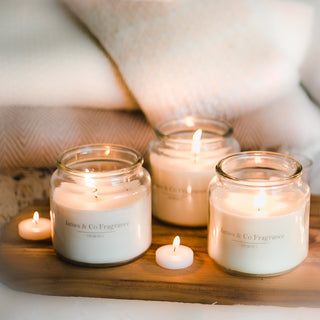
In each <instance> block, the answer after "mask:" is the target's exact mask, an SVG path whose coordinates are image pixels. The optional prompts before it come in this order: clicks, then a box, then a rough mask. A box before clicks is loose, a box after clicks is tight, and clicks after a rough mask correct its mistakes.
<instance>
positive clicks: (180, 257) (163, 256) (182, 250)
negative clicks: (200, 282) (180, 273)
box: [156, 236, 193, 269]
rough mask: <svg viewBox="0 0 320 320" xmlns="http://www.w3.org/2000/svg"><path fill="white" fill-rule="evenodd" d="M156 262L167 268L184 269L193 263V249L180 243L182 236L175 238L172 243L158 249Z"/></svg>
mask: <svg viewBox="0 0 320 320" xmlns="http://www.w3.org/2000/svg"><path fill="white" fill-rule="evenodd" d="M156 262H157V264H158V265H159V266H161V267H163V268H166V269H183V268H187V267H189V266H191V265H192V263H193V251H192V249H191V248H189V247H186V246H183V245H180V237H179V236H176V237H175V238H174V241H173V244H172V245H165V246H162V247H160V248H159V249H157V251H156Z"/></svg>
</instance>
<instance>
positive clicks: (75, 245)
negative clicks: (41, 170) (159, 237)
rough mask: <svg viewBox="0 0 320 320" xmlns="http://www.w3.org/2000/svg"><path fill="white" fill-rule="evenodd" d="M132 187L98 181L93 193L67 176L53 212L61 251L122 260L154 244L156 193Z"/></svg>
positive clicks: (74, 256)
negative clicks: (101, 183)
mask: <svg viewBox="0 0 320 320" xmlns="http://www.w3.org/2000/svg"><path fill="white" fill-rule="evenodd" d="M132 187H134V186H130V185H120V186H112V187H108V188H107V187H103V186H97V187H96V188H95V189H94V191H93V192H92V193H91V192H88V187H84V186H80V185H76V184H70V183H66V182H63V183H62V184H61V186H59V187H57V188H55V189H54V192H53V195H52V201H51V203H52V206H51V210H52V213H51V214H52V223H53V245H54V249H55V250H56V251H57V252H58V254H60V255H62V256H63V257H65V258H67V259H69V260H72V261H75V262H81V263H90V264H114V263H121V262H126V261H130V260H132V259H134V258H136V257H138V256H139V255H141V254H143V253H144V252H145V251H146V250H147V249H148V248H149V246H150V244H151V195H150V192H146V190H145V189H143V192H136V193H132V192H131V191H130V190H128V194H127V195H126V194H125V191H126V188H132ZM117 188H118V190H117ZM108 190H109V191H110V192H108ZM117 191H118V192H117ZM140 191H141V189H140ZM129 192H130V194H129ZM116 194H118V196H115V195H116ZM119 195H120V196H119Z"/></svg>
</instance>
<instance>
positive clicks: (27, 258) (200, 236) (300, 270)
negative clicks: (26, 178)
mask: <svg viewBox="0 0 320 320" xmlns="http://www.w3.org/2000/svg"><path fill="white" fill-rule="evenodd" d="M35 210H38V211H39V212H40V214H41V215H48V214H49V209H48V204H43V203H42V204H36V205H34V206H32V207H29V208H28V209H26V210H25V211H23V212H22V213H21V214H20V215H19V216H17V217H16V218H15V219H14V220H13V221H12V222H11V223H10V224H8V225H7V227H6V228H5V230H4V231H3V233H2V236H1V241H0V280H1V281H2V282H3V283H5V284H6V285H7V286H9V287H11V288H13V289H16V290H21V291H25V292H32V293H39V294H47V295H60V296H84V297H105V298H121V299H144V300H159V301H177V302H197V303H206V304H211V303H218V304H250V305H254V304H258V305H274V306H308V307H320V197H313V198H312V205H311V219H310V225H311V229H310V249H309V255H308V258H307V259H306V260H305V261H304V262H303V263H302V264H301V265H300V266H299V267H297V268H296V269H295V270H293V271H291V272H289V273H287V274H284V275H281V276H277V277H271V278H247V277H239V276H232V275H229V274H226V273H224V272H223V271H221V270H220V269H219V268H218V267H217V266H216V265H215V264H214V263H213V262H212V260H211V259H210V258H209V256H208V254H207V232H206V230H205V229H188V228H179V227H172V226H167V225H164V224H161V223H159V222H157V221H154V223H153V243H152V246H151V247H150V249H149V250H148V251H147V253H146V254H145V255H144V256H143V257H142V258H140V259H138V260H136V261H134V262H132V263H130V264H127V265H123V266H119V267H112V268H86V267H79V266H75V265H72V264H68V263H66V262H64V261H62V260H60V259H59V258H57V256H56V255H55V253H54V250H53V248H52V245H51V242H50V241H44V242H30V241H25V240H22V239H21V238H20V237H19V236H18V232H17V225H18V223H19V222H20V221H21V220H22V219H25V218H29V217H31V216H32V214H33V212H34V211H35ZM175 235H179V236H180V237H181V241H182V243H183V244H185V245H187V246H189V247H191V248H192V249H193V250H194V253H195V261H194V263H193V265H192V266H191V267H189V268H187V269H183V270H166V269H163V268H161V267H159V266H158V265H157V264H156V262H155V250H156V249H157V248H158V247H159V246H161V245H163V244H169V243H171V242H172V239H173V238H174V236H175Z"/></svg>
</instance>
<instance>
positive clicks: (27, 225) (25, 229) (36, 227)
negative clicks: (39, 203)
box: [18, 211, 51, 240]
mask: <svg viewBox="0 0 320 320" xmlns="http://www.w3.org/2000/svg"><path fill="white" fill-rule="evenodd" d="M18 231H19V235H20V237H21V238H23V239H26V240H45V239H49V238H50V237H51V222H50V220H49V219H46V218H39V213H38V211H35V212H34V214H33V218H32V219H26V220H22V221H21V222H20V223H19V225H18Z"/></svg>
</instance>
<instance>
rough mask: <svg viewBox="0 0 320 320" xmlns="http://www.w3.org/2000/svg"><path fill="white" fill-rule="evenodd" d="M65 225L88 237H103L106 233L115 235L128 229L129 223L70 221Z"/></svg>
mask: <svg viewBox="0 0 320 320" xmlns="http://www.w3.org/2000/svg"><path fill="white" fill-rule="evenodd" d="M65 225H66V226H67V227H69V228H73V229H74V230H76V231H77V232H79V233H84V234H86V235H87V236H88V237H93V236H95V237H98V236H99V237H103V236H104V234H105V233H113V232H117V231H119V230H120V229H122V228H128V227H129V222H122V223H113V224H105V223H81V224H80V223H75V222H71V221H69V220H66V221H65Z"/></svg>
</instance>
